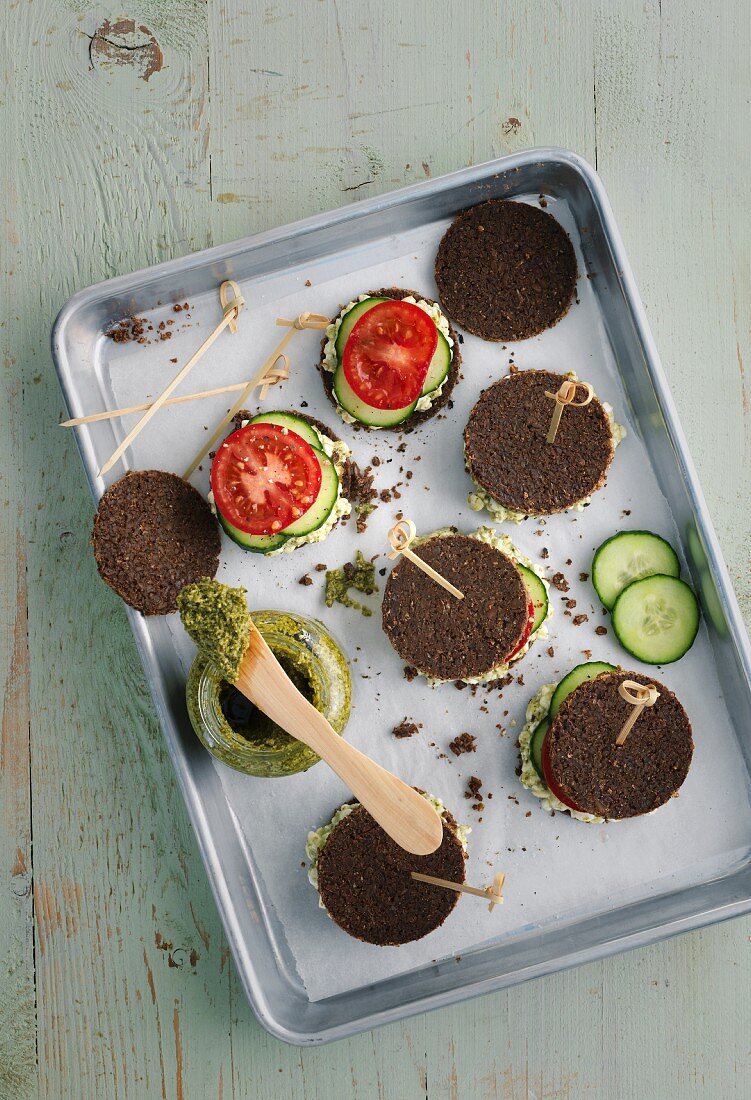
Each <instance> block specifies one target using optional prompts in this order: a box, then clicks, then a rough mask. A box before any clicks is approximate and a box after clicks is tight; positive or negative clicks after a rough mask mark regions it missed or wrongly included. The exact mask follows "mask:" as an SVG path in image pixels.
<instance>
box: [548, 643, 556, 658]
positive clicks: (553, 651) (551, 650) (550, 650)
mask: <svg viewBox="0 0 751 1100" xmlns="http://www.w3.org/2000/svg"><path fill="white" fill-rule="evenodd" d="M548 657H555V650H554V649H553V647H552V645H549V646H548Z"/></svg>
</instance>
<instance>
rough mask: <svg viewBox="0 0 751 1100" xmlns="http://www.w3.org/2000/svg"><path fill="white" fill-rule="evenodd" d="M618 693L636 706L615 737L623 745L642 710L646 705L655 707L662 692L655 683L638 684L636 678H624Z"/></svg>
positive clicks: (617, 742) (616, 741)
mask: <svg viewBox="0 0 751 1100" xmlns="http://www.w3.org/2000/svg"><path fill="white" fill-rule="evenodd" d="M618 694H619V695H620V697H621V699H625V700H626V702H627V703H630V704H631V706H632V707H633V708H634V709H633V710H632V711H631V713H630V714H629V716H628V718H627V719H626V721H625V722H624V723H623V727H622V729H621V732H620V733H619V734H618V736H617V737H616V739H615V743H616V745H622V744H624V742H625V740H626V738H627V737H628V735H629V734H630V733H631V730H632V729H633V728H634V723H635V722H636V720H637V718H638V717H639V715H640V714H641V712H642V711H643V710H644V708H645V707H653V706H654V705H655V703H656V702H657V700H658V699H659V698H660V693H659V691H658V690H657V688H656V687H655V686H654V684H637V682H636V680H623V681H622V683H620V684H619V685H618Z"/></svg>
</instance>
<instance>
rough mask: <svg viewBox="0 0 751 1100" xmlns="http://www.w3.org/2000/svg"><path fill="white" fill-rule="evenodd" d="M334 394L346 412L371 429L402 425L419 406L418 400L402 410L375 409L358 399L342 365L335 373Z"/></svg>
mask: <svg viewBox="0 0 751 1100" xmlns="http://www.w3.org/2000/svg"><path fill="white" fill-rule="evenodd" d="M334 394H335V396H336V400H337V402H338V403H339V405H340V406H341V408H343V409H344V411H345V412H348V413H349V415H350V416H352V417H354V419H355V420H357V421H358V422H359V423H360V424H365V425H367V427H369V428H393V427H394V426H395V425H396V424H401V423H402V421H403V420H406V419H407V418H408V417H409V416H411V415H412V413H413V412H414V409H415V405H416V404H417V400H415V401H413V402H412V404H411V405H405V406H404V407H403V408H401V409H375V408H373V406H372V405H368V404H367V402H365V401H363V400H362V398H360V397H358V396H357V394H356V393H355V391H354V390H353V389H352V387H351V386H350V384H349V382H348V381H347V379H346V378H345V377H344V368H343V367H342V365H341V363H340V364H339V366H338V367H337V368H336V370H335V371H334Z"/></svg>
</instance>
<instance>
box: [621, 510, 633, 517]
mask: <svg viewBox="0 0 751 1100" xmlns="http://www.w3.org/2000/svg"><path fill="white" fill-rule="evenodd" d="M622 515H624V516H630V515H631V509H630V508H624V509H623V512H622Z"/></svg>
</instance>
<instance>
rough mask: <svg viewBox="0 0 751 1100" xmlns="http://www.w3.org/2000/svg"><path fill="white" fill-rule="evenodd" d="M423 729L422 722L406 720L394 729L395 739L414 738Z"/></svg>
mask: <svg viewBox="0 0 751 1100" xmlns="http://www.w3.org/2000/svg"><path fill="white" fill-rule="evenodd" d="M421 729H422V722H413V721H412V720H411V719H410V718H406V717H405V718H404V719H403V720H402V721H401V722H399V724H398V725H396V726H394V728H393V729H392V731H391V732H392V734H393V735H394V737H398V738H404V737H414V736H415V734H416V733H417V731H418V730H421Z"/></svg>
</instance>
